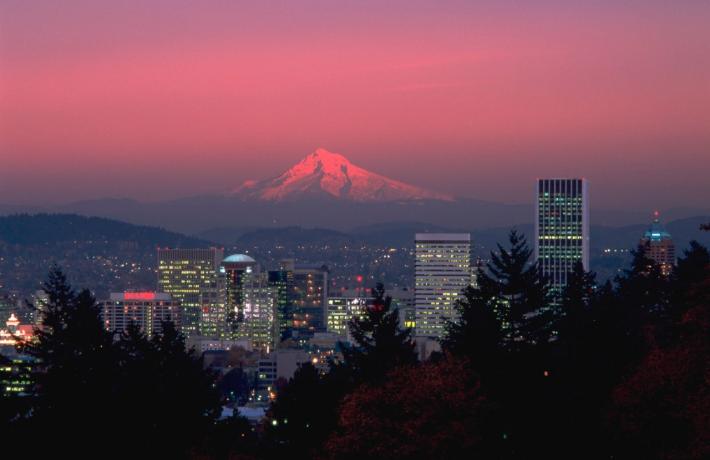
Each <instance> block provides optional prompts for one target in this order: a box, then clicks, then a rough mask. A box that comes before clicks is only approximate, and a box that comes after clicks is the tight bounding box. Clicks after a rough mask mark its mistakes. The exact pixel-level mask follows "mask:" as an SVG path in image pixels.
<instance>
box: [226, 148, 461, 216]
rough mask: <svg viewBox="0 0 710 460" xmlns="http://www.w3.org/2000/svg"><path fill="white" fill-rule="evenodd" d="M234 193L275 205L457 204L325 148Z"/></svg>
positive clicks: (246, 182)
mask: <svg viewBox="0 0 710 460" xmlns="http://www.w3.org/2000/svg"><path fill="white" fill-rule="evenodd" d="M233 194H234V195H237V196H241V197H243V198H245V199H248V198H252V199H259V200H264V201H274V202H281V201H295V200H298V199H301V198H304V197H319V196H320V197H330V198H335V199H342V200H347V201H354V202H361V203H366V202H391V201H418V200H437V201H454V198H453V197H452V196H449V195H446V194H443V193H437V192H433V191H431V190H426V189H423V188H420V187H416V186H414V185H409V184H406V183H404V182H400V181H396V180H393V179H389V178H387V177H384V176H381V175H379V174H375V173H373V172H370V171H367V170H366V169H363V168H361V167H359V166H355V165H354V164H352V163H351V162H350V161H349V160H348V159H347V158H345V157H344V156H343V155H340V154H339V153H333V152H329V151H327V150H325V149H323V148H319V149H317V150H316V151H315V152H313V153H311V154H310V155H308V156H306V157H305V158H304V159H303V160H301V161H300V162H299V163H298V164H296V165H295V166H293V167H291V168H290V169H289V170H287V171H286V172H284V173H283V174H281V175H280V176H278V177H275V178H273V179H267V180H263V181H255V180H248V181H245V182H244V183H243V184H242V185H241V186H240V187H238V188H237V189H236V190H234V191H233Z"/></svg>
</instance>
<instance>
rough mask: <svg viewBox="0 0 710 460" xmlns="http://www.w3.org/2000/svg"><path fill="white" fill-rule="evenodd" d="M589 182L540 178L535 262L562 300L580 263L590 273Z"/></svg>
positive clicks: (536, 193) (537, 198)
mask: <svg viewBox="0 0 710 460" xmlns="http://www.w3.org/2000/svg"><path fill="white" fill-rule="evenodd" d="M588 188H589V187H588V183H587V181H586V179H538V181H537V185H536V191H535V204H536V206H535V260H537V261H538V263H539V266H540V269H541V271H542V274H543V275H545V276H546V277H547V278H548V280H549V282H550V288H551V293H552V295H553V296H554V297H556V298H558V299H559V296H560V295H561V294H562V291H563V290H564V288H565V286H567V278H568V276H569V273H571V272H572V269H573V268H574V266H575V264H576V263H577V262H582V265H583V266H584V269H585V270H589V192H588Z"/></svg>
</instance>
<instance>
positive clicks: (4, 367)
mask: <svg viewBox="0 0 710 460" xmlns="http://www.w3.org/2000/svg"><path fill="white" fill-rule="evenodd" d="M0 352H1V353H0V396H1V397H3V398H10V397H13V396H28V395H30V392H29V389H30V386H31V385H32V368H33V367H34V364H35V360H34V358H32V357H31V356H29V355H26V354H22V353H18V352H17V351H16V350H15V348H14V346H12V347H1V348H0Z"/></svg>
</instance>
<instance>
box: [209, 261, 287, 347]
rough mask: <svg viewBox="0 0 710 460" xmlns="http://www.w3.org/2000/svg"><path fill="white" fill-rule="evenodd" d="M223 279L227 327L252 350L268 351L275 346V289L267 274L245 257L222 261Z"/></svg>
mask: <svg viewBox="0 0 710 460" xmlns="http://www.w3.org/2000/svg"><path fill="white" fill-rule="evenodd" d="M220 273H222V275H223V276H224V277H225V290H226V296H225V298H226V307H227V322H226V324H227V327H228V328H229V334H231V335H232V336H233V338H235V339H237V340H248V341H249V342H250V344H251V346H252V347H253V348H256V349H261V350H270V349H273V348H274V345H275V344H276V343H277V339H276V337H277V334H278V327H277V326H278V325H277V322H276V320H275V319H276V318H275V314H276V302H277V295H278V290H277V288H276V287H274V286H271V285H270V283H269V279H268V274H266V273H262V272H261V269H260V267H259V265H258V264H257V263H256V261H255V260H254V259H253V258H251V257H249V256H247V255H245V254H234V255H231V256H229V257H227V258H226V259H224V260H223V261H222V266H221V268H220Z"/></svg>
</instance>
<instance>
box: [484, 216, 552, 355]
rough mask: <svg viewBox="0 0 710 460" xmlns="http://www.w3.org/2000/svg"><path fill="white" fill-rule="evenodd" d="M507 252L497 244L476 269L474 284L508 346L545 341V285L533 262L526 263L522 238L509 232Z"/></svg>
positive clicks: (547, 318)
mask: <svg viewBox="0 0 710 460" xmlns="http://www.w3.org/2000/svg"><path fill="white" fill-rule="evenodd" d="M508 242H509V244H510V247H509V249H506V248H504V247H503V246H502V245H500V244H498V251H497V253H496V252H491V260H490V262H489V263H488V264H487V265H486V270H479V271H478V277H477V283H478V285H479V287H480V289H481V291H482V293H483V296H484V297H486V298H489V299H492V300H491V302H492V303H493V307H494V308H495V309H496V310H497V312H498V314H499V315H500V318H501V321H502V323H503V325H504V327H505V328H506V329H507V331H508V333H507V342H508V346H510V347H516V346H518V345H519V344H520V343H526V342H527V343H538V342H541V341H544V340H546V339H547V334H548V333H549V330H548V329H549V325H550V321H551V318H550V316H551V315H550V310H549V306H550V301H551V297H550V293H549V287H548V282H547V280H546V279H545V277H544V276H542V274H541V272H540V268H539V266H538V264H537V262H530V256H531V254H532V251H531V250H530V249H529V248H528V245H527V242H526V240H525V237H524V236H522V235H520V234H518V232H517V231H516V230H515V229H513V230H511V232H510V234H509V236H508Z"/></svg>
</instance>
